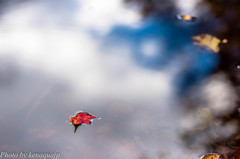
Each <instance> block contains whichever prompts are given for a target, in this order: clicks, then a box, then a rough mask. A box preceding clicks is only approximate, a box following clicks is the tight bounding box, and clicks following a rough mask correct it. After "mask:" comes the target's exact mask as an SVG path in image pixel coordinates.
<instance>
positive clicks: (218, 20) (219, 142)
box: [125, 0, 240, 158]
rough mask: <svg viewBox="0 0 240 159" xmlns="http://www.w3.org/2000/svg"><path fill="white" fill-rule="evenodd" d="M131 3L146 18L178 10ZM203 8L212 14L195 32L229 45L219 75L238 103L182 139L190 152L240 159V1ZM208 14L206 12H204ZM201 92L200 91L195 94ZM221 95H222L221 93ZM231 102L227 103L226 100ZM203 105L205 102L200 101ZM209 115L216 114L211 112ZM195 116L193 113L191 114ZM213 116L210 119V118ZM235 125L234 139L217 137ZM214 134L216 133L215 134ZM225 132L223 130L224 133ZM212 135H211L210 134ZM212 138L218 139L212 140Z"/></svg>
mask: <svg viewBox="0 0 240 159" xmlns="http://www.w3.org/2000/svg"><path fill="white" fill-rule="evenodd" d="M125 1H126V2H128V3H135V4H137V5H138V6H139V7H140V9H141V13H142V14H143V16H145V17H146V16H149V15H160V16H161V15H174V14H175V12H176V8H175V6H174V4H173V2H172V1H167V0H161V1H158V2H156V1H154V0H125ZM199 4H200V5H199V6H200V7H201V6H207V8H208V9H209V10H208V13H207V14H206V13H202V17H198V19H199V21H198V24H197V25H198V30H195V32H200V33H211V34H214V36H216V37H218V38H220V39H221V40H222V39H224V38H226V39H227V41H228V42H227V43H226V44H220V52H219V57H220V64H219V67H218V69H217V72H225V74H226V75H227V76H228V78H229V80H230V81H231V82H232V84H233V85H234V86H235V88H236V90H237V91H238V95H237V96H238V102H237V103H236V104H235V108H234V109H233V110H232V111H231V112H228V113H225V114H221V115H219V114H218V115H216V114H215V113H214V112H213V113H210V114H211V120H208V121H207V122H205V123H200V124H197V125H196V127H194V128H192V130H190V131H185V132H183V134H182V139H183V140H184V142H185V143H186V145H187V146H189V148H191V149H192V148H193V147H196V148H198V147H199V146H202V147H204V149H205V150H206V152H220V153H224V154H227V155H225V157H226V156H228V157H232V156H234V155H233V154H235V156H236V157H237V158H240V133H239V132H240V122H239V117H240V109H239V107H240V93H239V92H240V91H239V90H238V89H239V87H240V86H239V85H240V68H239V66H238V65H240V53H239V50H240V31H239V30H240V1H238V0H228V1H224V0H203V1H201V3H199ZM204 12H206V10H204ZM195 91H197V90H195ZM219 93H221V92H219ZM184 100H186V101H188V102H187V103H186V105H188V107H187V108H191V109H195V111H196V109H197V108H196V101H194V102H191V99H184ZM226 100H227V99H226ZM198 102H201V101H198ZM209 112H212V110H211V109H209ZM189 113H191V111H190V112H189ZM209 116H210V115H208V117H209ZM228 124H230V125H231V124H233V125H236V126H237V129H236V130H235V132H234V133H233V135H231V136H225V137H223V136H218V137H216V134H217V132H214V130H215V131H217V128H219V127H223V129H224V126H226V125H228ZM212 130H213V131H212ZM220 130H221V129H220ZM209 132H211V133H210V134H209ZM206 135H208V136H209V137H210V138H208V140H201V139H199V140H198V141H197V142H198V144H199V145H194V140H195V139H197V138H198V137H199V136H206ZM211 135H213V136H214V135H215V137H213V138H211Z"/></svg>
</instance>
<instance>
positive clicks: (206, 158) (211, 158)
mask: <svg viewBox="0 0 240 159" xmlns="http://www.w3.org/2000/svg"><path fill="white" fill-rule="evenodd" d="M221 158H222V154H218V153H208V154H205V155H203V156H202V157H200V159H221Z"/></svg>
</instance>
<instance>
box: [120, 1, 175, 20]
mask: <svg viewBox="0 0 240 159" xmlns="http://www.w3.org/2000/svg"><path fill="white" fill-rule="evenodd" d="M124 1H125V2H127V3H128V4H133V5H135V4H136V5H137V6H138V7H139V8H140V11H141V14H142V15H143V16H149V15H152V14H161V15H163V14H165V15H167V14H168V15H169V14H175V5H174V1H172V0H160V1H156V0H124Z"/></svg>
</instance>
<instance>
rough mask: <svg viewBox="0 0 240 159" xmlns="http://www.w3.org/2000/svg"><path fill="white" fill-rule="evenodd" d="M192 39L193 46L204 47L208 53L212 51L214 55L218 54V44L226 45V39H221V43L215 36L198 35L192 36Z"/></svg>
mask: <svg viewBox="0 0 240 159" xmlns="http://www.w3.org/2000/svg"><path fill="white" fill-rule="evenodd" d="M192 39H193V40H194V42H193V44H194V45H197V46H200V47H204V48H206V49H208V50H210V51H213V52H215V53H217V52H219V46H218V45H219V44H220V43H227V40H226V39H223V41H221V40H220V39H218V38H217V37H215V36H212V35H210V34H200V35H197V36H193V37H192Z"/></svg>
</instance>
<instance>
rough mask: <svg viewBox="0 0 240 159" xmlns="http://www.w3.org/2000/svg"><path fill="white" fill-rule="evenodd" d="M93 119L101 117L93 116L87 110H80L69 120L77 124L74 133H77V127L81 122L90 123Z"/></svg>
mask: <svg viewBox="0 0 240 159" xmlns="http://www.w3.org/2000/svg"><path fill="white" fill-rule="evenodd" d="M92 119H99V117H95V116H92V115H90V114H89V113H87V112H79V113H77V114H76V115H75V116H72V117H71V119H70V120H69V121H68V122H70V123H72V124H73V125H74V126H75V130H74V133H75V132H76V131H77V128H78V127H79V126H80V125H81V124H88V125H90V124H91V123H92V122H91V120H92Z"/></svg>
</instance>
